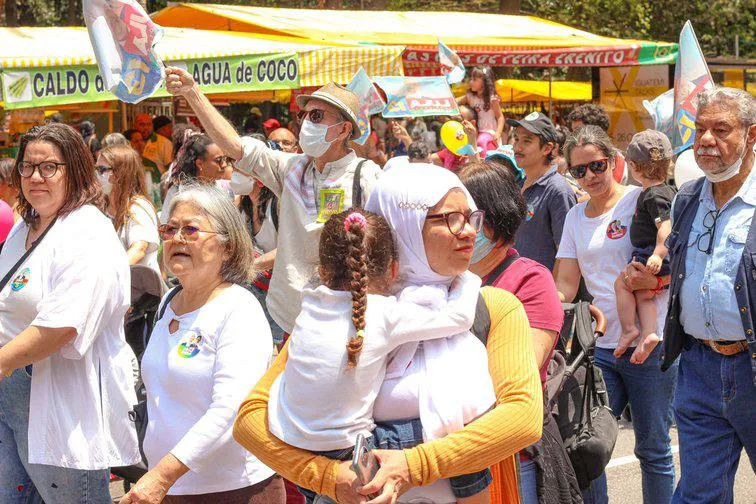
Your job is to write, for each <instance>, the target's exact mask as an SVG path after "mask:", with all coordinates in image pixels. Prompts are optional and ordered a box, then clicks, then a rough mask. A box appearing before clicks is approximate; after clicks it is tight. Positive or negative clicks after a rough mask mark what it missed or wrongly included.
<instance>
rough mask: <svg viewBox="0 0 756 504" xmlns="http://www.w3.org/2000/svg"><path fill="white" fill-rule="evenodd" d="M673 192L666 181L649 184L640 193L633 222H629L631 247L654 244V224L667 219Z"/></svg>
mask: <svg viewBox="0 0 756 504" xmlns="http://www.w3.org/2000/svg"><path fill="white" fill-rule="evenodd" d="M675 194H677V191H676V190H675V188H674V187H672V186H670V185H669V184H666V183H665V184H659V185H655V186H651V187H649V188H648V189H646V190H645V191H643V192H641V193H640V196H638V204H637V205H636V207H635V215H633V222H632V223H631V224H630V241H631V242H632V244H633V247H636V248H646V247H653V246H655V245H656V233H657V229H658V228H657V227H656V224H657V223H661V222H664V221H665V220H668V219H669V212H670V207H671V206H672V200H673V199H675Z"/></svg>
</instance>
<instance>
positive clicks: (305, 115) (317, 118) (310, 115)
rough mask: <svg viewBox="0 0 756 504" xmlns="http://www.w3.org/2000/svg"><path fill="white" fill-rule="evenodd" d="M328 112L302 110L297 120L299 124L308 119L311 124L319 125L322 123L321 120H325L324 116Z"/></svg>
mask: <svg viewBox="0 0 756 504" xmlns="http://www.w3.org/2000/svg"><path fill="white" fill-rule="evenodd" d="M328 114H329V112H327V111H325V110H323V109H312V110H303V111H301V112H300V113H299V114H298V115H297V117H298V118H299V122H300V123H301V122H302V121H304V120H305V119H309V120H310V122H311V123H312V124H320V123H321V122H323V119H325V117H326V115H328Z"/></svg>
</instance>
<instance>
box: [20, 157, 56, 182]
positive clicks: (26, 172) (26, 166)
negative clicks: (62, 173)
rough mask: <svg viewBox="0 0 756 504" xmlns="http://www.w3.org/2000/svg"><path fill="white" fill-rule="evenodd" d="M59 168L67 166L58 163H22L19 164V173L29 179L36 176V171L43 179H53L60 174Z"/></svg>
mask: <svg viewBox="0 0 756 504" xmlns="http://www.w3.org/2000/svg"><path fill="white" fill-rule="evenodd" d="M59 166H66V163H56V162H55V161H42V162H41V163H36V164H35V163H30V162H29V161H21V162H20V163H19V164H18V173H19V175H21V176H22V177H24V178H29V177H31V176H32V175H34V170H37V171H38V172H39V175H40V177H42V178H46V179H48V178H52V177H54V176H55V174H56V173H58V167H59Z"/></svg>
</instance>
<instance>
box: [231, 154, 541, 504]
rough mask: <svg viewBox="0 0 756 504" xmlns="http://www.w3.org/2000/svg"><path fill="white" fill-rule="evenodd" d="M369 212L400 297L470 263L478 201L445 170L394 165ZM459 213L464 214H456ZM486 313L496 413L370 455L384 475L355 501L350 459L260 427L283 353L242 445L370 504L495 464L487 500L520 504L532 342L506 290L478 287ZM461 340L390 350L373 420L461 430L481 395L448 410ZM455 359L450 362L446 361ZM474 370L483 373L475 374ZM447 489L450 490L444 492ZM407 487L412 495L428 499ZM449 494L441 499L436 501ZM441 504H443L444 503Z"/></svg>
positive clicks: (533, 402)
mask: <svg viewBox="0 0 756 504" xmlns="http://www.w3.org/2000/svg"><path fill="white" fill-rule="evenodd" d="M367 209H369V210H371V211H374V212H376V213H379V214H381V215H382V216H383V217H384V218H386V219H387V220H388V222H389V223H390V224H391V225H392V228H393V229H394V240H395V243H396V247H397V250H398V251H399V263H400V277H401V278H402V280H401V284H400V287H402V288H403V293H402V295H413V296H420V297H423V298H426V299H427V298H432V297H433V296H436V295H438V293H439V292H443V289H447V290H448V284H449V282H450V281H451V278H453V277H454V276H456V275H458V274H460V273H462V272H464V271H465V270H466V269H467V268H468V266H469V263H470V259H471V256H472V251H473V247H474V243H475V231H474V229H473V228H472V227H471V226H470V225H469V224H468V219H469V216H470V214H471V213H472V211H473V210H474V203H473V201H472V198H470V196H469V194H468V193H467V191H466V190H465V189H464V187H463V186H462V184H461V182H460V181H459V179H458V178H457V177H456V176H455V175H453V174H452V173H450V172H448V171H447V170H444V169H442V168H437V167H434V166H431V165H422V164H415V165H413V166H412V167H397V168H396V169H395V170H392V171H391V172H390V173H387V174H385V175H384V176H383V177H381V179H380V180H379V182H378V184H377V186H376V187H375V189H374V192H373V194H372V195H371V197H370V199H369V201H368V204H367ZM460 214H461V215H460ZM481 292H482V294H483V298H484V300H485V301H486V305H487V307H488V310H489V314H490V317H491V326H490V331H489V334H488V341H487V359H488V371H489V373H490V377H491V379H492V381H493V385H494V391H495V395H496V405H495V407H494V408H493V409H492V410H491V411H489V412H488V413H486V414H485V415H483V416H482V417H481V418H479V419H478V420H476V421H475V422H473V423H471V424H468V425H466V426H464V427H463V428H461V430H459V431H457V432H454V433H453V434H449V435H448V436H446V437H443V438H442V439H436V440H434V441H432V442H427V443H424V444H421V445H419V446H416V447H414V448H410V449H406V450H401V451H400V450H377V451H376V455H377V456H378V458H379V460H380V462H381V469H380V471H379V472H378V474H377V475H376V477H375V478H374V480H373V481H372V482H370V483H369V484H368V485H366V486H365V487H364V488H363V489H362V490H361V491H360V493H359V494H358V493H357V492H356V491H355V487H354V486H353V483H354V479H355V475H354V474H353V473H352V472H351V470H350V469H349V463H347V462H343V463H340V462H338V461H334V460H331V459H328V458H325V457H318V456H313V454H311V453H309V452H304V451H302V450H297V449H295V448H292V447H290V446H288V445H286V444H285V443H283V442H282V441H280V440H279V439H277V438H276V437H275V436H273V435H272V434H271V433H270V432H269V430H268V425H267V421H266V410H267V402H268V398H269V389H270V386H271V384H272V383H273V381H274V380H275V378H276V377H277V376H278V375H279V374H280V373H281V372H282V370H283V369H284V366H285V363H286V359H287V358H288V351H287V348H286V347H284V349H283V351H282V352H281V354H280V355H279V357H278V359H277V360H276V362H275V363H274V364H273V366H272V367H271V369H270V370H269V371H268V373H266V375H265V376H264V377H263V378H262V379H261V380H260V382H258V384H257V386H256V387H255V389H254V390H253V391H252V393H251V394H250V396H249V397H248V398H247V400H246V401H245V402H244V403H243V404H242V406H241V408H240V412H239V416H238V417H237V421H236V424H235V426H234V436H235V438H236V439H237V441H238V442H240V443H241V444H242V445H244V446H245V447H247V448H248V449H249V450H250V451H252V452H253V453H254V454H256V455H257V456H258V457H259V458H260V459H261V460H263V462H264V463H266V464H267V465H269V466H270V467H272V468H273V469H275V470H276V471H278V472H279V473H280V474H282V475H283V476H284V477H285V478H287V479H290V480H291V481H293V482H295V483H296V484H298V485H300V486H302V487H305V488H309V489H311V490H312V491H314V492H316V493H318V494H323V495H327V496H329V497H331V498H333V499H336V500H337V501H338V502H340V503H346V504H351V503H364V502H366V497H365V495H368V494H370V493H373V492H379V493H380V496H379V497H378V498H376V499H375V500H373V501H372V502H373V503H375V504H384V503H394V502H397V501H398V502H404V501H405V497H404V496H403V497H401V498H399V494H400V493H402V492H404V491H406V490H408V489H409V487H412V486H424V485H430V484H432V483H434V482H436V481H437V480H439V479H443V478H449V477H452V476H458V475H461V474H468V473H471V472H475V471H479V470H482V469H485V468H486V467H489V466H494V465H496V464H499V463H500V462H501V464H500V465H499V467H497V468H496V469H495V470H494V471H493V472H494V486H493V487H492V492H491V493H492V498H491V500H492V502H495V503H497V504H499V503H510V502H511V503H515V502H518V501H519V497H518V492H517V483H516V473H515V470H514V454H515V453H516V452H517V451H519V450H520V449H522V448H525V447H526V446H528V445H529V444H531V443H533V442H535V441H537V440H538V439H539V438H540V435H541V424H542V402H541V388H540V380H539V377H538V370H537V368H536V363H535V357H534V353H533V347H532V340H531V338H530V336H529V325H528V322H527V316H526V315H525V312H524V310H523V308H522V305H521V304H520V303H519V301H517V299H516V298H515V297H514V296H512V295H511V294H509V293H507V292H505V291H501V290H497V289H483V290H482V291H481ZM473 343H476V342H474V341H471V340H470V339H469V338H468V335H464V334H463V335H459V336H455V337H453V338H449V339H446V340H444V342H443V343H442V344H441V345H439V346H438V347H434V346H432V345H431V346H429V345H428V342H424V343H423V345H422V346H419V345H415V344H410V345H408V346H407V347H403V348H401V347H400V349H398V350H397V353H396V354H395V356H394V359H393V361H391V362H390V363H389V367H388V370H387V379H386V381H385V382H384V385H383V387H382V389H381V392H380V393H379V397H378V399H377V401H376V405H375V411H374V415H375V416H376V419H378V420H381V421H391V420H402V419H408V418H409V419H411V418H418V417H419V418H420V419H421V420H422V423H423V430H424V431H425V433H426V437H430V438H433V437H436V436H435V435H432V433H433V432H436V433H437V434H440V435H443V434H444V433H445V432H451V431H454V430H456V427H461V424H464V423H465V422H466V420H467V418H466V416H467V411H466V410H467V409H468V407H469V406H470V404H475V403H476V401H475V400H474V399H475V398H477V397H482V396H481V395H480V393H481V391H478V390H465V391H462V392H464V393H465V394H467V395H468V396H469V397H470V398H471V399H473V400H470V401H468V400H465V401H464V402H467V403H469V404H463V403H462V401H460V402H459V403H451V404H450V403H448V402H447V401H444V397H459V396H458V395H457V394H444V393H442V392H443V390H442V387H440V386H439V385H442V386H451V387H454V386H455V385H453V384H452V385H449V383H450V381H451V380H449V379H448V378H447V377H446V376H443V373H441V372H438V370H443V368H442V366H451V369H453V368H454V367H455V366H456V365H457V364H455V361H456V362H459V360H460V359H474V358H475V355H476V354H475V352H476V351H475V346H474V345H473ZM452 354H453V355H454V359H453V360H447V359H448V358H449V357H451V355H452ZM480 367H481V369H485V368H484V367H483V366H480ZM435 490H440V492H441V494H437V493H435V492H434V493H433V494H432V495H433V498H434V500H437V499H441V500H437V502H442V503H443V502H453V501H454V498H453V496H451V494H450V492H449V491H448V484H446V487H445V488H444V486H443V484H442V485H440V486H439V487H437V488H435ZM444 491H445V492H446V493H444ZM426 495H427V494H426V493H424V492H420V491H414V492H413V493H412V494H409V493H408V495H407V498H414V497H417V496H424V497H425V496H426ZM438 495H444V497H438ZM444 499H446V500H444Z"/></svg>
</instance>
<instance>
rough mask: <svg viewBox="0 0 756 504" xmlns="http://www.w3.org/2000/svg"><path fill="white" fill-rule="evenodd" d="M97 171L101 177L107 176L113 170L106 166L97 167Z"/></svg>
mask: <svg viewBox="0 0 756 504" xmlns="http://www.w3.org/2000/svg"><path fill="white" fill-rule="evenodd" d="M95 170H97V173H99V174H100V175H105V174H106V173H107V172H112V171H113V168H112V167H110V166H106V165H97V166H95Z"/></svg>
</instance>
